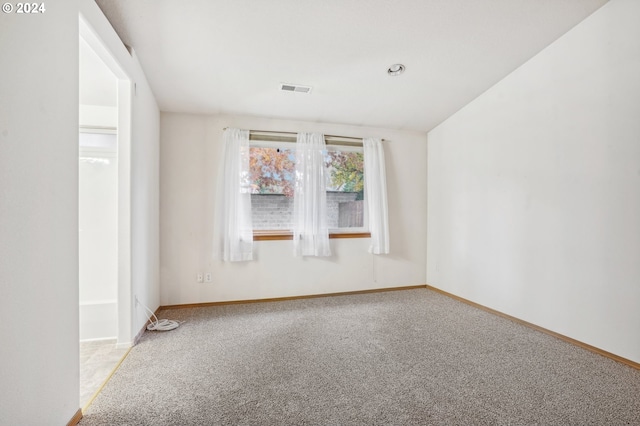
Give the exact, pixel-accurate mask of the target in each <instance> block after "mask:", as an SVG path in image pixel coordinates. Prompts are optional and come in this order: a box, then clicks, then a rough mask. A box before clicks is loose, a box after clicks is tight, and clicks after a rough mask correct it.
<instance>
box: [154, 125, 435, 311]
mask: <svg viewBox="0 0 640 426" xmlns="http://www.w3.org/2000/svg"><path fill="white" fill-rule="evenodd" d="M227 126H230V127H238V128H243V129H259V130H280V131H294V132H297V131H318V132H324V133H326V134H337V135H344V136H359V137H362V136H371V137H381V138H384V139H385V140H387V141H388V142H385V153H386V165H387V178H388V182H387V186H388V194H389V220H390V234H391V254H389V255H382V256H373V255H371V254H369V253H367V247H368V243H369V239H341V240H338V239H333V240H331V248H332V251H333V253H334V255H333V256H332V257H330V258H304V259H302V258H296V257H294V256H293V248H292V242H291V241H257V242H255V244H254V250H255V252H254V253H255V257H256V259H257V260H255V261H252V262H234V263H224V262H221V261H219V260H216V259H218V258H216V259H214V256H216V253H214V245H213V237H212V236H213V219H214V206H215V195H216V194H215V192H216V179H217V177H218V171H217V169H218V165H219V158H220V155H221V148H222V145H221V144H222V141H221V139H222V129H223V128H224V127H227ZM425 139H426V135H425V134H424V133H412V132H403V131H393V130H385V129H374V128H364V127H357V126H345V125H328V124H320V123H308V122H296V121H287V120H273V119H267V118H257V117H246V116H201V115H185V114H173V113H162V118H161V144H160V147H161V153H160V190H161V194H160V219H161V220H160V230H161V231H160V232H161V235H162V240H161V245H160V263H161V274H160V275H161V304H162V305H170V304H181V303H197V302H213V301H227V300H247V299H261V298H270V297H283V296H295V295H308V294H322V293H332V292H344V291H353V290H363V289H373V288H383V287H396V286H406V285H419V284H424V283H425V278H426V277H425V253H426V241H425V239H424V238H423V236H424V235H425V233H426V224H425V223H424V220H422V218H423V217H424V216H425V214H426V197H425V191H426V184H425V182H426V169H425V166H426V144H425ZM416 235H417V236H420V237H419V238H416V237H415V236H416ZM199 272H202V273H205V272H212V274H213V283H197V282H196V275H197V273H199Z"/></svg>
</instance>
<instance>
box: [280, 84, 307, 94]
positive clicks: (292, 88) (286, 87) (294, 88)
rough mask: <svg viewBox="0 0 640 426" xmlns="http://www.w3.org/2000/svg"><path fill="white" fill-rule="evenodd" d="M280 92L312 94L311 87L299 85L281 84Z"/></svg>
mask: <svg viewBox="0 0 640 426" xmlns="http://www.w3.org/2000/svg"><path fill="white" fill-rule="evenodd" d="M280 90H282V91H283V92H297V93H311V86H301V85H299V84H289V83H282V84H280Z"/></svg>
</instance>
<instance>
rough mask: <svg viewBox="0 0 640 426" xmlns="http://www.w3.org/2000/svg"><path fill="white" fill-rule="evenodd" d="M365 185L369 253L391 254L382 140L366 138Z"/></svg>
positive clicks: (364, 140) (364, 142)
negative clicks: (369, 234) (369, 240)
mask: <svg viewBox="0 0 640 426" xmlns="http://www.w3.org/2000/svg"><path fill="white" fill-rule="evenodd" d="M362 142H363V146H364V184H365V198H366V200H367V207H368V214H369V231H370V232H371V245H370V246H369V253H373V254H386V253H389V209H388V207H387V173H386V170H385V167H384V150H383V149H382V142H381V141H380V139H375V138H365V139H363V141H362Z"/></svg>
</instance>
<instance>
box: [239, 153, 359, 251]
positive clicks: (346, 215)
mask: <svg viewBox="0 0 640 426" xmlns="http://www.w3.org/2000/svg"><path fill="white" fill-rule="evenodd" d="M325 167H326V169H327V177H328V182H327V214H328V218H327V220H328V225H329V229H330V233H331V234H332V236H333V237H334V238H338V237H355V236H361V237H363V236H368V234H367V233H366V231H367V228H366V223H365V213H364V212H365V205H364V203H365V200H364V198H365V197H364V155H363V150H362V147H351V146H337V145H329V146H327V151H326V153H325ZM249 168H250V173H251V185H252V186H251V190H252V195H251V209H252V221H253V229H254V231H255V232H254V238H256V237H265V236H267V237H268V236H272V237H274V239H276V238H277V239H279V238H284V237H286V236H288V235H289V234H290V231H291V229H292V216H293V196H294V185H295V182H294V176H295V145H294V144H291V143H286V142H260V141H252V142H251V148H250V160H249ZM257 239H263V238H257ZM264 239H266V238H264Z"/></svg>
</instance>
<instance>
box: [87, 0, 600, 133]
mask: <svg viewBox="0 0 640 426" xmlns="http://www.w3.org/2000/svg"><path fill="white" fill-rule="evenodd" d="M97 3H98V5H99V6H100V8H101V9H102V10H103V12H104V13H105V15H106V16H107V18H108V19H109V21H110V22H111V24H112V25H113V27H114V28H115V30H116V31H117V33H118V34H119V35H120V38H121V39H122V40H123V42H124V43H125V44H126V45H128V46H131V47H133V49H134V50H135V52H136V54H137V55H138V58H139V60H140V62H141V64H142V67H143V69H144V71H145V73H146V75H147V78H148V80H149V83H150V84H151V87H152V89H153V91H154V93H155V95H156V98H157V100H158V103H159V106H160V109H161V110H163V111H174V112H190V113H205V114H215V113H238V114H248V115H257V116H263V117H274V118H289V119H299V120H308V121H319V122H330V123H347V124H354V125H367V126H376V127H386V128H393V129H411V130H419V131H429V130H430V129H432V128H433V127H435V126H436V125H437V124H439V123H440V122H442V121H443V120H445V119H446V118H447V117H449V116H450V115H451V114H453V113H454V112H456V111H457V110H459V109H460V108H462V107H463V106H464V105H466V104H467V103H468V102H470V101H471V100H473V99H474V98H475V97H477V96H478V95H480V94H481V93H482V92H484V91H485V90H487V89H488V88H489V87H491V86H492V85H493V84H495V83H496V82H498V81H499V80H501V79H502V78H503V77H505V76H506V75H507V74H509V73H510V72H511V71H513V70H514V69H516V68H517V67H518V66H520V65H522V64H523V63H524V62H526V61H527V60H528V59H530V58H531V57H533V56H534V55H535V54H536V53H538V52H539V51H541V50H542V49H544V48H545V47H546V46H548V45H549V44H551V43H552V42H553V41H554V40H556V39H557V38H558V37H560V36H561V35H563V34H564V33H566V32H567V31H568V30H569V29H571V28H572V27H573V26H575V25H576V24H578V23H579V22H580V21H582V20H583V19H585V18H586V17H587V16H588V15H589V14H591V13H593V12H594V11H595V10H596V9H598V8H599V7H600V6H602V5H603V4H604V3H606V0H395V1H394V0H366V1H365V0H322V1H307V0H271V1H265V0H233V1H229V0H189V1H177V0H137V1H131V0H97ZM398 62H399V63H402V64H404V65H405V66H406V72H405V73H404V74H403V75H401V76H398V77H390V76H388V75H387V68H388V67H389V66H390V65H391V64H394V63H398ZM280 83H295V84H302V85H308V86H312V87H313V91H312V93H311V94H309V95H305V94H300V93H290V92H281V91H280V90H279V86H280Z"/></svg>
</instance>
